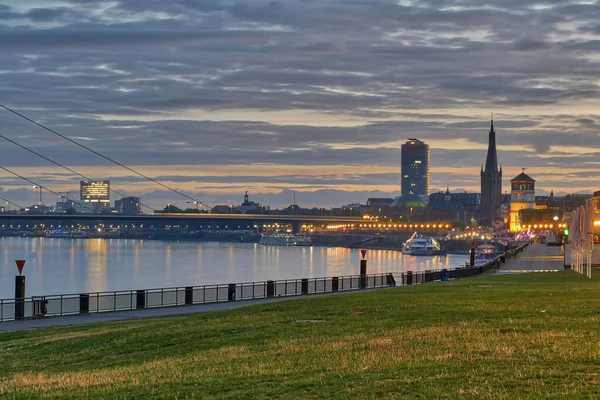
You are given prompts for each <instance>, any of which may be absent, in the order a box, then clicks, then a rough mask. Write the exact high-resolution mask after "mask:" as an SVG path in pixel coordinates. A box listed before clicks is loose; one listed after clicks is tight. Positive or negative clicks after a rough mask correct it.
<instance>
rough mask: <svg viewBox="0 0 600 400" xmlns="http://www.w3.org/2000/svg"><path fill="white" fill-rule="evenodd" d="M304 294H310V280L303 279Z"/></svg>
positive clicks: (302, 290) (302, 291) (302, 289)
mask: <svg viewBox="0 0 600 400" xmlns="http://www.w3.org/2000/svg"><path fill="white" fill-rule="evenodd" d="M301 293H302V294H308V278H302V288H301Z"/></svg>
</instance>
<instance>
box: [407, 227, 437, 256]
mask: <svg viewBox="0 0 600 400" xmlns="http://www.w3.org/2000/svg"><path fill="white" fill-rule="evenodd" d="M401 251H402V253H403V254H408V255H411V256H437V255H443V254H446V252H445V251H444V250H443V249H442V246H441V245H440V243H439V242H438V241H437V240H435V239H433V238H430V237H427V236H423V235H420V234H419V233H417V232H415V233H413V235H412V236H411V237H410V239H408V240H407V241H406V242H404V243H403V244H402V249H401Z"/></svg>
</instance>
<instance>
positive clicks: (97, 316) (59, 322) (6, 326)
mask: <svg viewBox="0 0 600 400" xmlns="http://www.w3.org/2000/svg"><path fill="white" fill-rule="evenodd" d="M381 289H386V288H375V289H364V290H352V291H345V292H330V293H319V294H312V295H308V296H306V295H304V296H288V297H272V298H265V299H256V300H243V301H228V302H223V303H209V304H197V305H193V306H178V307H164V308H150V309H144V310H131V311H117V312H105V313H93V314H87V315H70V316H64V317H48V318H40V319H27V320H24V321H8V322H1V323H0V333H2V332H16V331H25V330H29V329H39V328H48V327H52V326H68V325H81V324H91V323H96V322H108V321H121V320H130V319H140V318H152V317H164V316H169V315H183V314H198V313H206V312H213V311H220V310H231V309H234V308H240V307H247V306H251V305H254V304H266V303H273V302H275V301H285V300H295V299H299V298H307V297H321V296H336V295H341V294H345V293H359V292H365V291H371V290H381Z"/></svg>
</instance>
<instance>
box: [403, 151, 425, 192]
mask: <svg viewBox="0 0 600 400" xmlns="http://www.w3.org/2000/svg"><path fill="white" fill-rule="evenodd" d="M400 157H401V160H400V161H401V169H402V180H401V182H402V184H401V189H402V195H403V196H408V195H411V194H414V195H418V196H428V195H429V145H427V144H425V143H423V142H422V141H420V140H418V139H408V141H407V142H406V143H404V144H403V145H402V147H401V151H400Z"/></svg>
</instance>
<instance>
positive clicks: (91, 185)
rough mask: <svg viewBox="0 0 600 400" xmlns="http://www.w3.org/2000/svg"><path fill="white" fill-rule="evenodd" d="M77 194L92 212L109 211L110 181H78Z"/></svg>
mask: <svg viewBox="0 0 600 400" xmlns="http://www.w3.org/2000/svg"><path fill="white" fill-rule="evenodd" d="M79 194H80V199H81V201H83V202H84V203H85V204H86V205H88V204H89V205H88V206H87V207H88V208H91V209H92V210H93V212H102V211H105V210H108V209H110V181H80V182H79Z"/></svg>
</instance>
